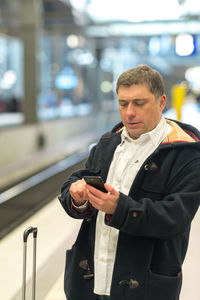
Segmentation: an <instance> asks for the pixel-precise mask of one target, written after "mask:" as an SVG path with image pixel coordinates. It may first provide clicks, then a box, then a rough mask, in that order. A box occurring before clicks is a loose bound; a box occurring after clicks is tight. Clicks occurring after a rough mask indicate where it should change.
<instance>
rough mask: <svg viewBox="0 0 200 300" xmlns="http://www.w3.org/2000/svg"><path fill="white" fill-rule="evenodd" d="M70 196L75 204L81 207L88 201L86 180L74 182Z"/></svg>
mask: <svg viewBox="0 0 200 300" xmlns="http://www.w3.org/2000/svg"><path fill="white" fill-rule="evenodd" d="M69 192H70V195H71V197H72V198H73V201H74V204H75V205H77V206H81V205H83V204H84V203H85V201H87V200H88V196H87V191H86V183H85V180H84V179H81V180H77V181H76V182H73V183H72V184H71V186H70V189H69Z"/></svg>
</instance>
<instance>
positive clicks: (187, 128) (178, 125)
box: [112, 119, 200, 144]
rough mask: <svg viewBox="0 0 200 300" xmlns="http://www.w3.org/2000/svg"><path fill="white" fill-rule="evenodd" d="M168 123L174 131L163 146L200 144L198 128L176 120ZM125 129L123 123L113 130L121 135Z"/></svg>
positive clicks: (164, 141) (168, 120)
mask: <svg viewBox="0 0 200 300" xmlns="http://www.w3.org/2000/svg"><path fill="white" fill-rule="evenodd" d="M166 121H167V123H168V124H169V125H171V127H172V130H171V131H170V133H169V134H168V135H167V137H166V138H165V139H164V140H163V142H162V144H168V143H170V144H175V143H195V142H200V132H199V130H198V129H197V128H195V127H193V126H192V125H189V124H185V123H182V122H178V121H175V120H170V119H166ZM123 128H124V125H123V124H122V122H121V123H119V124H117V125H116V126H115V127H114V128H113V129H112V133H114V132H115V133H119V132H121V131H122V129H123Z"/></svg>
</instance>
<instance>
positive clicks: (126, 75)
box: [116, 65, 165, 99]
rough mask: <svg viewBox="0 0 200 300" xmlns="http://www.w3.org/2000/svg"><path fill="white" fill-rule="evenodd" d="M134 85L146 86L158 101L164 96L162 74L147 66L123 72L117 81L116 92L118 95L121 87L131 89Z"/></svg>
mask: <svg viewBox="0 0 200 300" xmlns="http://www.w3.org/2000/svg"><path fill="white" fill-rule="evenodd" d="M134 84H135V85H136V84H144V85H146V86H147V87H148V88H149V91H150V92H151V93H152V94H154V95H155V97H156V99H158V98H159V97H160V96H162V95H163V94H164V90H165V88H164V81H163V78H162V76H161V74H160V73H159V72H158V71H156V70H155V69H152V68H150V67H149V66H147V65H139V66H137V67H135V68H132V69H129V70H127V71H125V72H123V73H122V74H121V75H120V76H119V78H118V80H117V85H116V92H117V93H118V90H119V87H120V86H127V87H129V86H131V85H134Z"/></svg>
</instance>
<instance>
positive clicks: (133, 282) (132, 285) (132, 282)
mask: <svg viewBox="0 0 200 300" xmlns="http://www.w3.org/2000/svg"><path fill="white" fill-rule="evenodd" d="M119 285H121V286H128V287H129V288H130V289H135V288H136V287H138V286H139V282H138V281H137V280H135V279H133V278H131V279H129V280H121V281H120V282H119Z"/></svg>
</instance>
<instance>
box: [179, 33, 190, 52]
mask: <svg viewBox="0 0 200 300" xmlns="http://www.w3.org/2000/svg"><path fill="white" fill-rule="evenodd" d="M193 52H194V39H193V36H192V35H191V34H188V33H183V34H179V35H178V36H177V37H176V54H178V55H179V56H188V55H191V54H192V53H193Z"/></svg>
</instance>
